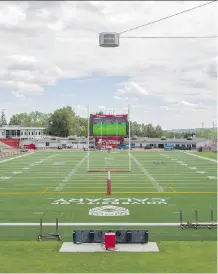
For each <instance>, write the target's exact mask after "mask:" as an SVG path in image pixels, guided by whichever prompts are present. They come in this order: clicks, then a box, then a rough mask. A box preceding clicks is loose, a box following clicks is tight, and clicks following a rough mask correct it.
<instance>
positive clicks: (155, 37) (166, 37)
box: [120, 35, 218, 39]
mask: <svg viewBox="0 0 218 274" xmlns="http://www.w3.org/2000/svg"><path fill="white" fill-rule="evenodd" d="M217 37H218V36H217V35H215V36H129V37H128V36H123V37H120V38H122V39H210V38H217Z"/></svg>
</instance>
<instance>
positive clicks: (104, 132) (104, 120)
mask: <svg viewBox="0 0 218 274" xmlns="http://www.w3.org/2000/svg"><path fill="white" fill-rule="evenodd" d="M127 124H128V122H127V114H122V115H118V114H117V115H115V114H91V115H90V125H91V128H90V134H91V135H92V136H126V135H127Z"/></svg>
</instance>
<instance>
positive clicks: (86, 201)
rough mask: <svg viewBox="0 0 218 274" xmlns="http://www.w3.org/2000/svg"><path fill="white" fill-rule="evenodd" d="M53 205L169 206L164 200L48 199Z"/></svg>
mask: <svg viewBox="0 0 218 274" xmlns="http://www.w3.org/2000/svg"><path fill="white" fill-rule="evenodd" d="M48 199H49V200H51V204H52V205H70V204H77V205H102V206H114V205H115V206H117V205H167V200H166V199H163V198H95V199H91V198H70V199H67V200H65V199H64V198H59V199H57V198H48Z"/></svg>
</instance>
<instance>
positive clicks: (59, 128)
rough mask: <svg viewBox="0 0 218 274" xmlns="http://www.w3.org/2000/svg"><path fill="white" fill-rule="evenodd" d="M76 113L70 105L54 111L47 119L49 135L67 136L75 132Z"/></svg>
mask: <svg viewBox="0 0 218 274" xmlns="http://www.w3.org/2000/svg"><path fill="white" fill-rule="evenodd" d="M75 120H76V114H75V112H74V110H72V108H71V107H70V106H67V107H63V108H60V109H57V110H55V111H54V113H53V114H52V115H51V117H50V119H49V133H50V134H51V135H55V136H60V137H67V136H70V135H73V134H74V133H75V132H76V127H75Z"/></svg>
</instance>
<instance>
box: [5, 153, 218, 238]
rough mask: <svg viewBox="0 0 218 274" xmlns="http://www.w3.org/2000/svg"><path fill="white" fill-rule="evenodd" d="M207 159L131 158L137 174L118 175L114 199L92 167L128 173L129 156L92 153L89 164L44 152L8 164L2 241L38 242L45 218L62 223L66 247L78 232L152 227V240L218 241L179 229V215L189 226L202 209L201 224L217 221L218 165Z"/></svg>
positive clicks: (79, 156) (103, 175) (81, 156)
mask: <svg viewBox="0 0 218 274" xmlns="http://www.w3.org/2000/svg"><path fill="white" fill-rule="evenodd" d="M193 154H194V155H193ZM195 155H197V156H200V158H199V157H196V156H195ZM202 155H204V154H200V153H199V154H198V153H197V152H195V153H192V152H188V153H185V152H180V151H177V152H165V151H142V152H131V156H130V164H131V171H130V172H111V183H112V195H110V196H108V195H107V194H106V193H107V172H87V163H88V161H89V166H90V167H91V168H92V169H93V170H99V171H102V170H107V169H111V170H119V169H120V170H128V164H129V157H128V152H127V151H122V152H119V151H117V152H113V151H112V152H111V153H108V152H97V151H96V152H90V157H89V158H88V156H87V152H79V151H73V152H72V151H70V152H69V151H43V152H33V153H29V154H27V155H26V154H25V155H23V156H21V157H19V156H18V157H17V158H16V157H15V158H13V159H10V160H9V159H2V160H1V162H0V174H1V176H0V206H1V209H2V210H1V215H0V232H1V233H0V239H1V240H9V239H13V240H34V239H36V235H37V233H38V232H39V220H40V218H43V221H44V222H45V223H55V218H56V217H57V218H58V219H59V223H60V231H61V233H62V234H63V237H64V239H65V240H71V239H72V229H73V227H74V228H75V227H76V228H79V227H81V228H87V227H98V228H99V227H104V226H107V227H110V228H113V227H114V228H115V227H120V228H122V227H129V228H136V227H141V228H142V227H143V228H148V229H149V238H150V239H151V240H153V241H157V240H197V239H205V240H213V239H215V237H216V231H215V230H211V231H209V230H208V229H199V230H198V231H195V230H193V229H186V230H184V231H183V230H181V229H180V228H178V227H175V226H177V224H179V211H180V210H182V211H183V221H184V222H187V221H195V215H194V210H196V209H197V210H198V211H199V222H210V210H211V209H214V210H216V208H217V184H216V182H217V163H216V159H212V158H208V157H203V156H202ZM214 155H215V154H214ZM108 212H109V213H108ZM108 215H112V216H108ZM216 215H217V214H216V211H214V220H215V221H216ZM18 223H20V224H18ZM22 223H23V224H22ZM28 223H29V224H28ZM108 223H109V224H108ZM46 229H47V230H49V229H50V230H54V227H53V228H52V227H51V228H46ZM160 231H161V233H160Z"/></svg>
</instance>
